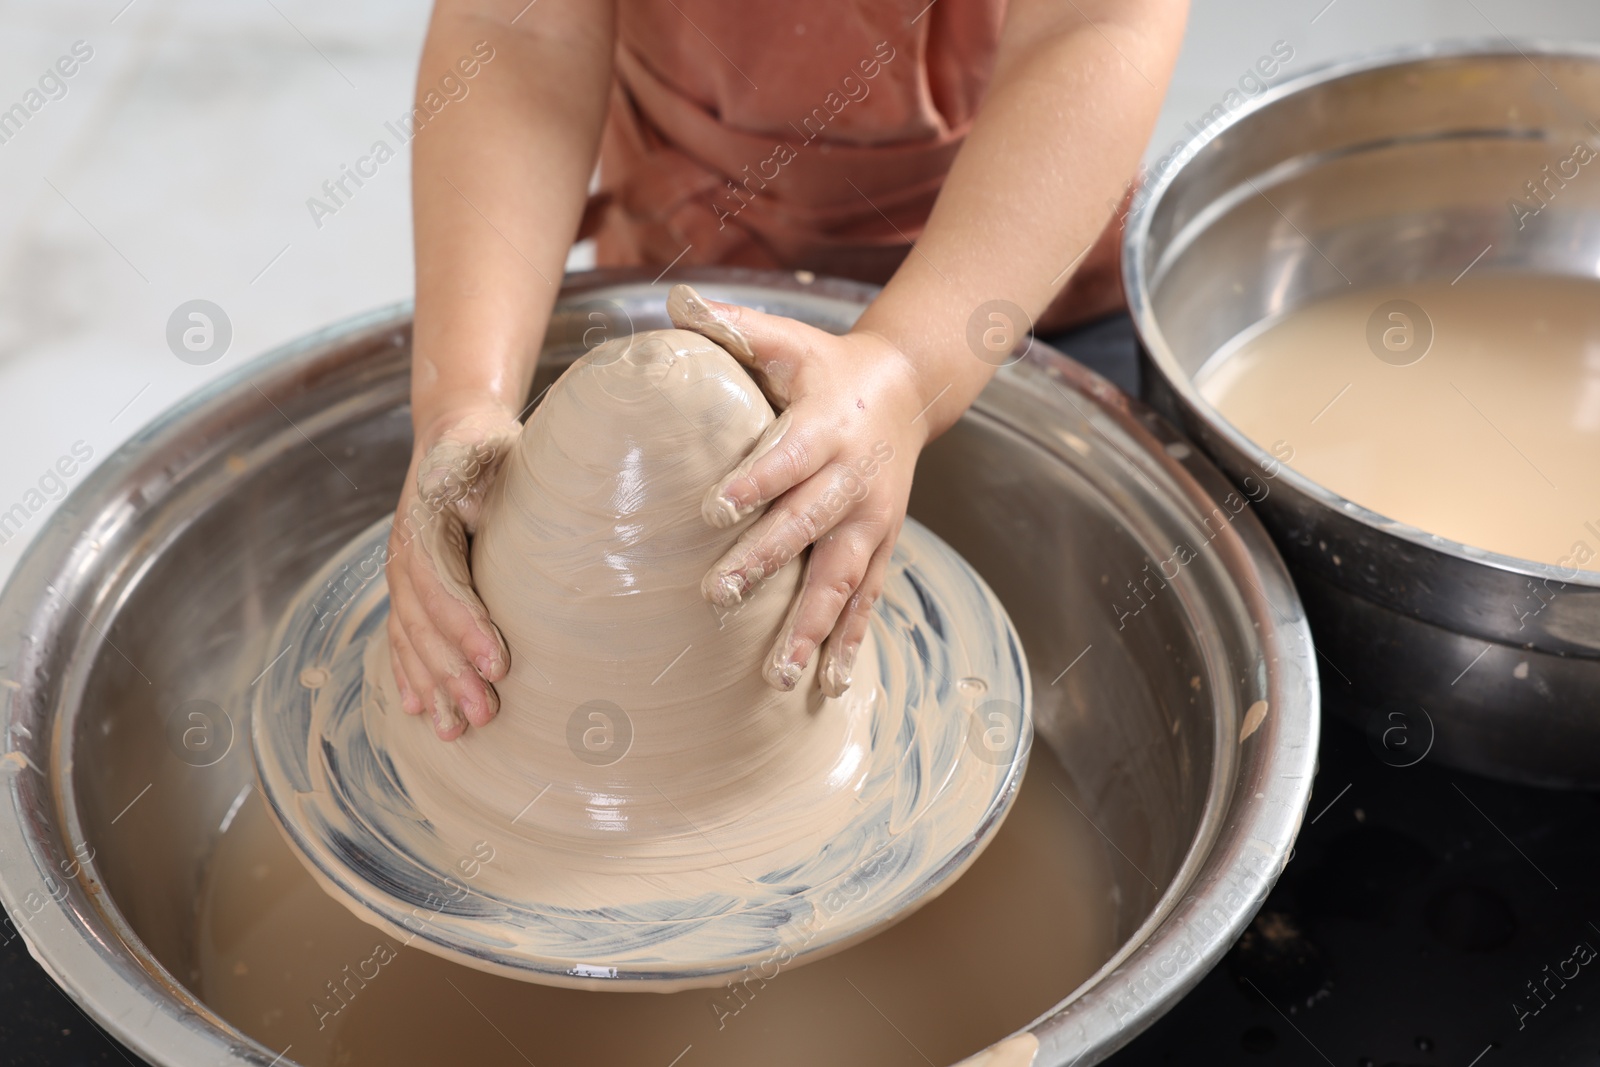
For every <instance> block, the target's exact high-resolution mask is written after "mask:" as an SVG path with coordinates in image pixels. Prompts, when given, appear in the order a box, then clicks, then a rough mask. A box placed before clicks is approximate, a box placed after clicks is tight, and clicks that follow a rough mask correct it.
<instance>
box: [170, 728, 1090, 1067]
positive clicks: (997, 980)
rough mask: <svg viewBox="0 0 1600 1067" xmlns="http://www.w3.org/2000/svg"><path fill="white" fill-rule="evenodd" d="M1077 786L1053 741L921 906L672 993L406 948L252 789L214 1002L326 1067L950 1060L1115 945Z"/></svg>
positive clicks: (1081, 973)
mask: <svg viewBox="0 0 1600 1067" xmlns="http://www.w3.org/2000/svg"><path fill="white" fill-rule="evenodd" d="M1061 791H1065V792H1066V794H1068V795H1070V796H1072V797H1073V801H1074V803H1079V804H1080V805H1081V801H1080V800H1079V798H1078V797H1077V795H1076V794H1075V793H1074V792H1073V790H1072V786H1071V783H1070V782H1069V780H1068V779H1067V776H1066V774H1065V772H1064V771H1063V770H1062V769H1061V767H1060V765H1059V764H1058V763H1057V762H1056V760H1055V759H1054V757H1053V755H1052V754H1051V752H1050V751H1049V749H1048V748H1046V747H1044V745H1043V744H1042V743H1041V744H1038V745H1037V746H1036V748H1035V750H1034V754H1033V759H1032V761H1031V763H1030V766H1029V768H1028V773H1027V777H1026V779H1025V781H1024V783H1023V786H1022V790H1021V794H1020V796H1019V797H1018V799H1017V801H1016V804H1015V806H1014V807H1013V809H1012V811H1011V814H1010V816H1009V817H1008V818H1007V820H1006V822H1005V825H1004V826H1002V827H1001V829H1000V832H999V833H998V834H997V835H996V837H995V839H994V841H993V842H992V843H991V844H990V845H989V847H988V849H987V850H986V851H985V852H984V853H983V855H982V856H981V857H979V859H978V861H977V862H976V863H975V864H974V865H973V866H972V868H971V870H969V871H968V872H967V873H966V874H965V875H964V876H963V877H962V878H961V879H960V880H959V881H958V882H956V883H955V884H954V885H953V886H951V888H950V889H949V890H948V891H947V892H946V893H944V895H942V896H941V897H939V898H938V899H936V900H934V901H933V902H932V903H930V904H928V905H927V906H926V907H924V908H923V909H922V910H920V911H918V912H917V913H916V914H914V915H912V916H911V917H910V918H908V919H906V920H905V921H904V922H902V923H900V924H898V925H897V926H894V927H892V928H890V929H889V930H887V931H886V932H884V933H881V934H879V935H878V936H876V937H874V938H872V939H871V940H869V941H867V942H864V943H863V944H860V945H857V946H856V947H854V948H852V949H848V950H846V951H845V952H842V953H840V954H838V955H836V956H832V957H830V958H828V959H825V960H822V961H820V962H818V963H813V964H809V965H807V966H804V967H798V968H794V969H791V970H785V971H782V972H780V973H778V974H777V976H776V977H774V978H772V980H770V981H765V982H763V981H762V980H761V978H760V977H752V978H751V979H750V980H749V981H748V982H746V983H744V984H742V985H740V986H739V987H738V988H737V989H736V990H732V991H730V990H729V989H726V988H724V989H714V990H692V991H688V992H683V993H674V994H667V995H660V994H651V993H631V994H630V993H589V992H581V991H576V990H566V989H553V988H546V987H542V986H535V985H528V984H525V983H521V982H516V981H513V980H511V979H506V978H499V977H495V976H491V975H486V974H481V973H479V972H477V971H473V970H469V969H467V968H465V967H461V966H458V965H456V964H453V963H450V962H447V961H445V960H443V959H440V958H437V957H435V956H432V955H430V954H428V953H426V952H423V951H421V950H419V949H416V948H407V947H404V946H402V945H400V944H399V943H398V942H397V941H396V940H395V939H393V938H390V937H388V936H386V935H385V934H383V933H382V932H380V931H378V930H376V929H373V928H371V927H369V926H367V925H366V924H365V923H363V922H361V921H360V920H359V919H357V918H355V917H354V916H353V915H351V914H350V913H349V912H348V911H346V910H345V909H344V907H343V906H342V905H340V904H338V903H336V902H335V901H334V900H332V899H331V898H329V897H327V896H326V895H324V894H323V892H322V891H321V890H320V889H319V888H318V887H317V886H316V884H315V883H314V882H313V881H312V880H311V876H310V875H309V874H307V873H306V871H305V870H304V869H303V868H302V867H301V865H300V862H299V861H298V860H297V859H295V857H294V856H293V855H292V854H291V853H290V851H289V849H288V846H287V845H286V844H285V843H284V842H283V841H282V840H281V838H280V837H279V836H278V834H277V831H276V830H275V829H274V827H273V826H272V823H271V819H270V816H269V815H268V814H267V812H266V809H265V806H264V803H263V802H262V801H261V799H260V796H259V794H257V793H252V794H251V796H250V798H249V800H248V801H247V802H246V804H245V805H244V807H243V808H242V809H241V810H240V811H239V813H238V816H237V817H236V818H235V819H234V821H233V824H232V825H231V826H230V827H229V828H228V830H227V832H226V833H225V834H223V836H222V840H221V842H220V843H219V845H218V847H217V850H216V852H215V854H214V857H213V860H212V867H211V871H210V874H209V877H208V879H207V885H206V888H205V894H204V898H203V901H202V906H201V913H200V924H201V925H200V937H199V944H200V970H201V983H200V991H201V996H202V997H203V998H204V1000H205V1001H206V1003H208V1004H209V1005H211V1007H212V1008H214V1009H215V1010H216V1011H218V1012H219V1013H220V1014H221V1015H223V1016H224V1017H225V1018H227V1019H229V1020H230V1021H232V1022H234V1023H235V1024H236V1025H238V1026H239V1027H240V1028H241V1029H243V1030H244V1031H245V1032H246V1033H249V1034H250V1035H252V1036H253V1037H255V1038H257V1039H258V1040H260V1041H262V1042H263V1043H264V1044H266V1045H268V1046H270V1047H271V1048H272V1049H273V1050H274V1052H277V1051H281V1050H283V1049H285V1048H286V1047H289V1048H290V1051H289V1054H288V1055H287V1056H285V1057H284V1059H285V1061H293V1062H297V1063H300V1064H305V1065H308V1067H310V1065H323V1064H385V1065H393V1067H399V1065H404V1064H430V1065H431V1064H438V1063H467V1064H473V1065H474V1067H491V1065H495V1064H507V1065H518V1067H522V1065H526V1064H529V1063H532V1064H537V1065H538V1067H547V1065H551V1064H556V1065H560V1064H573V1063H594V1064H607V1065H618V1067H628V1065H632V1064H638V1065H641V1067H668V1065H669V1064H672V1065H675V1067H719V1065H727V1067H734V1065H738V1067H747V1065H749V1064H756V1063H759V1064H763V1065H774V1067H778V1065H783V1064H795V1065H805V1067H815V1065H817V1064H829V1065H830V1067H850V1065H853V1064H860V1065H863V1067H867V1065H870V1067H896V1065H900V1064H904V1065H906V1067H926V1065H927V1064H928V1063H930V1062H931V1063H934V1064H949V1063H953V1062H955V1061H957V1060H959V1059H961V1058H963V1057H965V1056H968V1055H971V1054H972V1053H975V1052H977V1051H978V1050H979V1049H981V1048H983V1047H985V1046H987V1045H989V1044H991V1043H992V1042H994V1041H996V1040H999V1039H1000V1038H1002V1037H1004V1036H1005V1035H1006V1034H1008V1033H1010V1032H1011V1031H1012V1030H1014V1029H1016V1028H1018V1027H1020V1026H1023V1025H1025V1024H1027V1023H1028V1022H1030V1021H1031V1020H1032V1019H1034V1018H1035V1017H1037V1016H1038V1015H1040V1014H1041V1013H1043V1012H1044V1011H1046V1010H1047V1009H1048V1008H1049V1007H1050V1006H1051V1005H1053V1004H1055V1003H1056V1002H1058V1001H1059V1000H1061V999H1062V998H1063V997H1064V996H1066V995H1067V994H1068V993H1070V992H1071V991H1072V990H1073V989H1074V988H1076V987H1077V986H1078V985H1079V984H1080V983H1081V982H1082V981H1083V980H1084V979H1086V978H1088V977H1089V976H1090V975H1091V974H1092V973H1093V972H1094V971H1095V969H1096V968H1097V967H1099V965H1100V964H1101V963H1102V962H1103V961H1104V960H1106V959H1107V958H1108V957H1109V956H1110V955H1111V953H1112V952H1113V951H1114V950H1115V948H1116V945H1115V944H1114V933H1113V932H1114V930H1115V928H1116V925H1117V924H1116V919H1117V912H1116V908H1117V904H1116V892H1115V889H1114V886H1113V883H1112V880H1111V874H1110V865H1109V862H1108V857H1107V852H1106V846H1105V843H1104V840H1103V839H1102V838H1101V837H1100V836H1099V835H1098V833H1097V832H1096V831H1095V829H1094V828H1093V827H1092V826H1091V825H1090V824H1089V823H1088V822H1087V821H1086V820H1085V818H1084V817H1083V816H1082V815H1080V814H1079V813H1078V812H1077V811H1076V810H1074V808H1073V806H1072V804H1069V803H1068V801H1067V800H1066V799H1065V797H1064V796H1063V795H1062V792H1061ZM291 1046H292V1047H291ZM675 1057H681V1058H676V1059H675Z"/></svg>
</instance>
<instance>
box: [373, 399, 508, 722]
mask: <svg viewBox="0 0 1600 1067" xmlns="http://www.w3.org/2000/svg"><path fill="white" fill-rule="evenodd" d="M521 431H522V425H521V423H519V422H518V421H517V420H516V418H515V416H514V415H513V414H512V413H511V412H509V411H507V410H505V409H504V408H502V407H500V406H499V405H496V404H492V403H486V404H483V405H479V406H473V407H470V408H467V409H465V410H460V411H455V412H451V413H449V414H446V415H443V416H440V417H439V418H436V419H435V420H434V421H433V422H432V423H431V424H430V425H429V426H428V427H427V428H426V429H425V430H423V431H422V432H420V433H419V434H418V436H417V444H416V448H415V449H414V450H413V452H412V456H411V467H410V469H409V470H408V471H407V473H406V482H405V487H404V488H403V489H402V490H401V492H400V504H399V507H398V508H397V509H396V511H395V519H394V528H393V530H392V531H391V532H390V534H389V554H388V560H387V562H386V563H385V567H384V573H385V576H386V577H387V579H388V583H389V607H390V610H389V655H390V665H391V666H392V667H393V669H394V677H395V681H396V683H397V684H398V686H399V689H400V699H401V703H402V705H403V707H404V708H405V710H406V712H407V713H409V714H411V715H420V714H422V712H423V711H428V712H429V713H431V715H432V716H433V728H434V731H435V732H436V733H437V734H438V735H439V738H440V739H441V740H444V741H450V740H454V739H455V738H457V737H459V736H460V735H461V734H462V732H463V731H464V730H465V729H466V727H467V724H468V723H471V724H472V725H473V726H483V725H484V724H485V723H487V722H488V721H489V720H490V719H492V718H494V716H495V713H496V712H498V711H499V709H500V700H499V697H498V696H496V694H495V691H494V684H493V683H495V682H497V681H499V680H500V679H501V678H504V677H505V675H506V670H507V668H508V667H509V666H510V654H509V652H508V651H507V649H506V643H505V640H504V638H502V637H501V636H500V631H499V629H498V628H496V627H495V625H494V623H493V622H491V621H490V619H489V612H488V610H487V609H485V608H484V606H483V601H481V600H479V599H478V594H477V592H476V591H475V590H474V589H473V588H472V573H471V570H470V569H469V566H468V559H467V538H468V536H469V535H471V534H472V533H473V532H474V531H475V530H476V529H477V525H478V518H479V515H480V513H481V512H482V510H483V500H484V496H485V495H486V493H487V492H488V489H489V486H490V485H491V484H492V483H493V481H494V477H495V475H496V474H497V473H498V472H499V470H500V465H501V464H502V463H503V462H504V461H505V457H506V455H507V453H509V452H510V450H511V448H512V447H513V446H514V445H515V443H516V440H517V435H518V434H519V433H521Z"/></svg>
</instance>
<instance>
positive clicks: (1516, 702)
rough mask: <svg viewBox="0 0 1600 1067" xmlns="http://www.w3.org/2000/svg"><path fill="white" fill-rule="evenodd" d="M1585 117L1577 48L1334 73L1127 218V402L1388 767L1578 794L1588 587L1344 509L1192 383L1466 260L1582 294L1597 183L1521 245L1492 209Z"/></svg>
mask: <svg viewBox="0 0 1600 1067" xmlns="http://www.w3.org/2000/svg"><path fill="white" fill-rule="evenodd" d="M1555 86H1559V87H1560V89H1559V91H1557V89H1556V88H1555ZM1597 111H1600V51H1596V50H1594V49H1592V48H1578V47H1559V48H1557V47H1549V46H1546V47H1539V46H1536V45H1532V44H1527V45H1522V46H1521V47H1520V48H1519V47H1518V46H1515V45H1512V44H1510V43H1507V42H1495V43H1493V44H1489V45H1475V44H1469V45H1458V46H1453V47H1449V48H1427V49H1412V50H1407V51H1403V52H1398V53H1394V54H1390V55H1386V56H1381V57H1379V58H1376V59H1364V60H1361V61H1360V62H1354V63H1346V64H1341V65H1336V66H1333V67H1329V68H1326V69H1324V70H1321V71H1318V72H1314V73H1312V74H1308V75H1306V76H1304V77H1302V78H1299V79H1297V80H1294V81H1290V82H1285V83H1283V84H1282V85H1280V86H1278V87H1276V88H1274V89H1273V90H1271V91H1269V92H1266V93H1263V94H1262V95H1261V96H1260V97H1257V98H1256V100H1254V101H1253V102H1252V103H1251V104H1249V105H1247V106H1246V107H1245V108H1243V109H1241V110H1240V111H1238V112H1236V113H1234V114H1233V115H1232V116H1231V117H1230V118H1228V119H1226V120H1223V122H1221V123H1220V124H1219V125H1218V126H1216V127H1212V128H1210V129H1209V130H1208V131H1207V139H1206V140H1205V141H1204V142H1203V143H1197V144H1195V145H1193V146H1191V147H1190V148H1189V149H1188V150H1187V151H1186V153H1185V155H1184V156H1183V157H1182V158H1180V159H1179V160H1178V162H1177V163H1176V165H1174V166H1172V167H1171V168H1169V169H1168V170H1167V171H1166V172H1165V173H1163V174H1162V175H1161V176H1160V177H1159V178H1157V179H1156V180H1155V181H1154V182H1153V183H1152V184H1151V186H1150V187H1149V189H1148V192H1147V193H1146V194H1144V196H1143V197H1142V199H1141V203H1140V205H1139V206H1138V213H1137V215H1136V216H1135V217H1133V218H1132V219H1130V224H1129V226H1128V229H1127V237H1126V245H1125V258H1124V280H1125V283H1126V287H1127V290H1128V293H1129V298H1130V304H1131V306H1132V309H1133V313H1134V321H1135V325H1136V327H1137V330H1138V333H1139V337H1140V340H1141V343H1142V346H1143V350H1144V355H1145V358H1146V366H1145V374H1144V379H1145V382H1146V391H1147V394H1148V396H1149V398H1150V399H1151V401H1152V402H1153V403H1154V404H1155V405H1156V407H1157V408H1158V409H1160V410H1161V411H1163V412H1164V413H1166V414H1167V415H1168V416H1169V417H1171V418H1173V419H1175V420H1176V421H1177V422H1178V423H1179V424H1180V425H1182V426H1183V427H1184V429H1185V430H1187V431H1188V433H1189V434H1190V435H1191V436H1192V437H1193V438H1194V439H1195V440H1196V441H1198V442H1199V444H1200V445H1201V446H1202V447H1203V448H1204V449H1205V450H1206V452H1207V453H1209V454H1210V455H1211V456H1212V457H1213V458H1214V459H1215V460H1216V461H1217V462H1218V463H1219V464H1220V465H1221V466H1222V467H1223V469H1224V470H1226V471H1227V472H1228V474H1229V475H1230V476H1231V477H1232V478H1233V479H1234V481H1235V482H1236V483H1238V484H1239V485H1240V486H1241V488H1242V489H1243V490H1245V491H1246V492H1248V493H1249V495H1250V496H1251V498H1252V499H1253V500H1255V501H1256V504H1255V510H1256V513H1257V514H1258V515H1259V516H1260V517H1261V520H1262V522H1263V523H1264V524H1265V525H1266V526H1267V528H1268V529H1269V530H1270V531H1271V532H1272V535H1273V538H1274V540H1275V541H1276V542H1277V544H1278V548H1279V550H1280V551H1281V552H1282V553H1283V555H1284V558H1285V559H1286V560H1287V562H1288V564H1289V567H1290V570H1291V572H1292V573H1293V574H1294V578H1295V584H1296V586H1297V587H1298V589H1299V591H1300V595H1301V596H1302V597H1303V598H1304V599H1305V604H1306V611H1307V613H1308V614H1309V616H1310V618H1311V623H1312V630H1313V632H1314V633H1315V635H1316V642H1317V649H1318V651H1319V652H1320V653H1321V654H1322V665H1323V668H1324V678H1325V679H1326V681H1327V683H1328V684H1327V686H1326V690H1325V692H1326V695H1327V698H1328V700H1329V704H1330V707H1332V708H1333V709H1334V710H1336V711H1338V712H1341V713H1342V714H1344V715H1345V716H1347V717H1349V718H1352V719H1353V720H1355V721H1356V722H1357V723H1358V724H1363V725H1365V726H1366V727H1367V728H1368V730H1369V733H1370V735H1371V736H1372V737H1373V739H1374V744H1375V747H1376V749H1377V752H1378V755H1379V756H1380V758H1382V759H1384V760H1385V761H1386V762H1389V763H1391V764H1392V765H1395V766H1403V765H1407V764H1409V763H1412V762H1416V761H1417V760H1419V759H1421V758H1424V756H1427V757H1428V758H1433V759H1438V760H1440V761H1442V762H1445V763H1448V764H1451V765H1453V766H1457V767H1461V768H1464V769H1468V770H1473V771H1478V772H1481V773H1485V774H1491V775H1494V776H1496V777H1501V778H1506V779H1509V780H1512V781H1518V782H1525V783H1531V784H1540V785H1551V786H1583V787H1589V788H1593V787H1594V786H1597V785H1600V716H1597V715H1595V714H1594V701H1593V694H1594V692H1595V689H1596V687H1597V686H1600V662H1597V661H1600V574H1597V573H1595V572H1593V571H1579V570H1576V569H1562V568H1558V567H1555V566H1551V565H1548V564H1543V563H1534V562H1529V561H1526V560H1520V559H1514V558H1512V557H1509V556H1502V555H1497V554H1494V553H1490V552H1485V551H1482V550H1480V549H1476V548H1472V547H1469V546H1467V545H1463V544H1460V543H1458V542H1455V541H1450V540H1447V539H1445V538H1442V537H1438V536H1435V535H1433V534H1431V533H1429V532H1428V531H1426V530H1421V529H1418V528H1416V527H1414V526H1409V525H1406V524H1405V523H1400V522H1396V521H1394V520H1392V519H1389V518H1387V517H1385V516H1383V515H1379V514H1377V513H1375V512H1372V511H1369V510H1367V509H1365V508H1363V507H1360V506H1358V505H1356V504H1354V503H1352V502H1350V501H1348V500H1346V499H1344V498H1343V497H1341V496H1339V495H1337V494H1335V493H1333V492H1330V491H1329V490H1327V489H1325V488H1323V487H1322V486H1320V485H1318V484H1316V483H1315V482H1313V481H1311V480H1310V479H1308V478H1306V477H1305V476H1303V475H1301V474H1299V473H1297V472H1296V471H1294V470H1292V469H1289V468H1287V467H1284V466H1282V465H1281V464H1280V463H1279V462H1278V461H1277V460H1276V459H1275V458H1274V457H1273V456H1272V455H1271V454H1269V452H1268V451H1267V450H1266V449H1265V448H1264V447H1263V446H1262V444H1260V443H1257V442H1255V441H1251V440H1249V439H1248V438H1246V437H1245V436H1244V435H1243V434H1241V433H1240V432H1239V431H1238V430H1236V429H1235V428H1234V427H1233V426H1232V425H1231V424H1230V423H1228V422H1227V421H1226V420H1225V419H1223V418H1222V416H1221V415H1220V414H1219V413H1218V412H1217V411H1216V409H1215V408H1213V407H1212V406H1211V405H1210V404H1209V403H1208V402H1207V401H1206V400H1205V399H1204V398H1203V397H1202V396H1201V395H1200V393H1199V392H1198V391H1197V390H1196V389H1195V387H1194V385H1193V381H1192V379H1193V377H1194V375H1195V373H1196V372H1197V371H1198V370H1199V369H1200V367H1201V365H1202V364H1203V363H1204V362H1205V361H1206V359H1207V358H1208V357H1210V356H1211V355H1212V354H1213V353H1215V352H1216V351H1217V349H1218V348H1219V347H1220V346H1221V345H1223V344H1224V343H1225V342H1227V341H1228V340H1229V339H1231V338H1233V337H1234V336H1236V335H1237V334H1239V333H1240V332H1241V331H1243V330H1245V329H1246V328H1248V327H1250V326H1252V325H1254V324H1255V323H1257V322H1260V321H1262V320H1264V319H1266V318H1268V317H1270V316H1275V315H1279V314H1282V313H1284V312H1288V311H1291V310H1293V309H1295V308H1297V307H1300V306H1302V305H1304V304H1306V303H1308V302H1311V301H1315V300H1317V299H1319V298H1321V297H1324V296H1327V295H1329V294H1332V293H1336V292H1342V291H1348V289H1349V287H1350V286H1351V285H1355V286H1363V285H1387V284H1399V283H1405V282H1413V281H1418V280H1423V279H1434V278H1441V279H1444V280H1446V281H1448V280H1450V279H1452V278H1455V277H1457V276H1458V275H1459V274H1461V273H1464V271H1463V268H1466V267H1468V266H1469V265H1472V264H1474V262H1475V257H1483V258H1482V261H1481V262H1477V263H1476V264H1475V265H1473V266H1472V269H1473V270H1474V271H1475V272H1483V273H1490V272H1503V273H1538V274H1571V275H1578V276H1583V277H1592V276H1593V275H1594V273H1595V260H1596V255H1597V254H1600V182H1594V181H1590V182H1587V183H1585V182H1582V181H1574V182H1571V183H1569V184H1568V185H1566V186H1565V187H1564V188H1562V189H1561V191H1560V196H1559V198H1558V199H1557V200H1556V201H1555V203H1553V204H1552V205H1550V206H1549V208H1548V209H1547V211H1546V212H1544V213H1543V214H1544V215H1545V216H1546V217H1541V218H1540V219H1539V220H1538V223H1539V224H1538V225H1525V226H1524V225H1522V224H1521V222H1520V221H1519V219H1518V217H1517V215H1516V214H1515V213H1514V212H1513V211H1510V210H1508V207H1507V201H1508V198H1509V197H1514V196H1526V197H1531V195H1532V194H1530V193H1528V192H1527V191H1526V189H1525V183H1526V182H1528V180H1529V178H1530V177H1542V172H1541V168H1542V167H1544V166H1545V165H1546V164H1548V163H1550V162H1551V161H1552V160H1553V159H1558V158H1561V157H1564V156H1565V155H1567V154H1568V153H1569V152H1570V151H1571V149H1572V146H1573V144H1574V143H1576V142H1579V141H1583V142H1588V141H1591V140H1592V138H1593V128H1592V126H1591V125H1590V124H1589V123H1588V121H1587V118H1586V116H1587V115H1590V114H1595V113H1597ZM1557 149H1559V150H1560V151H1559V152H1558V151H1557ZM1491 245H1492V246H1493V251H1492V254H1491V255H1487V256H1485V255H1484V253H1485V252H1486V251H1487V250H1488V248H1489V246H1491ZM1335 264H1337V266H1335ZM1469 667H1470V673H1467V669H1468V668H1469ZM1458 683H1459V684H1458Z"/></svg>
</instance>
